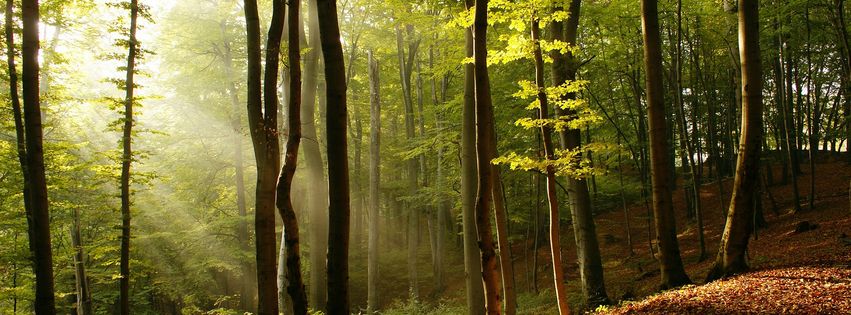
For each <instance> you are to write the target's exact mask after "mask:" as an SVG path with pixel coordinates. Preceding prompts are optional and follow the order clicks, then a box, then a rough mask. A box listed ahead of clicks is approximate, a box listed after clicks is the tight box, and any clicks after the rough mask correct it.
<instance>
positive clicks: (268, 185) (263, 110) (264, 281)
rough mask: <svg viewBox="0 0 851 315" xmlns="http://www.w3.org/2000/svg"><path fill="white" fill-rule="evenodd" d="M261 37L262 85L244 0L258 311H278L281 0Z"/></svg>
mask: <svg viewBox="0 0 851 315" xmlns="http://www.w3.org/2000/svg"><path fill="white" fill-rule="evenodd" d="M272 4H273V11H272V21H271V24H270V26H269V35H268V37H267V43H266V63H265V64H266V69H265V80H263V82H264V83H265V86H263V85H261V81H260V77H261V75H263V70H262V68H261V63H260V59H261V51H260V17H259V14H258V12H257V11H258V10H257V1H256V0H246V1H245V3H244V10H245V23H246V34H247V46H248V49H247V53H248V57H247V58H248V100H247V108H248V124H249V131H250V134H251V141H252V144H253V146H254V159H255V161H256V164H257V187H256V192H255V194H256V198H255V199H256V200H255V209H254V228H255V246H256V248H255V250H256V253H257V254H256V255H257V257H256V260H257V293H258V308H257V312H258V314H262V315H274V314H278V300H277V295H278V286H277V283H276V281H275V278H274V277H270V276H269V275H274V274H275V273H276V269H277V267H276V262H275V260H276V259H277V255H276V248H277V246H276V239H275V194H276V185H277V182H278V172H279V171H280V168H279V165H280V153H279V152H280V148H279V144H278V128H277V126H278V124H277V117H278V95H277V80H278V66H279V56H278V55H279V52H280V49H281V37H283V31H284V11H285V10H286V7H285V6H284V3H283V0H274V1H273V2H272Z"/></svg>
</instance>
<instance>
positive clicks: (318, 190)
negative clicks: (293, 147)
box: [301, 0, 328, 310]
mask: <svg viewBox="0 0 851 315" xmlns="http://www.w3.org/2000/svg"><path fill="white" fill-rule="evenodd" d="M307 10H308V11H307V20H308V26H309V27H310V31H309V34H307V35H308V40H309V42H308V43H309V45H308V43H304V45H302V46H304V47H306V48H309V49H310V50H308V52H307V53H306V54H305V55H304V78H303V79H304V80H303V82H302V84H303V85H302V93H301V96H302V102H301V104H302V106H301V122H302V126H301V129H302V130H301V131H302V141H303V142H304V145H303V146H302V148H303V149H304V161H305V167H306V168H307V178H308V179H309V184H308V185H309V188H308V192H309V194H308V196H307V199H308V205H309V206H308V208H307V211H308V213H309V215H308V217H309V218H308V219H309V222H310V224H309V227H310V228H309V236H308V237H309V241H310V253H309V255H310V257H309V260H310V285H309V288H310V292H309V299H310V301H309V303H310V305H312V306H313V308H314V309H316V310H325V299H326V298H327V296H326V288H325V280H326V278H325V273H326V265H325V263H326V262H325V255H326V254H327V250H328V247H327V246H328V185H327V184H326V182H325V172H324V170H323V161H322V152H321V150H320V146H319V143H320V142H319V140H320V139H319V137H318V135H317V132H316V117H315V114H316V93H317V86H318V75H319V57H320V55H321V50H320V47H319V46H320V41H319V18H318V15H317V10H316V0H307Z"/></svg>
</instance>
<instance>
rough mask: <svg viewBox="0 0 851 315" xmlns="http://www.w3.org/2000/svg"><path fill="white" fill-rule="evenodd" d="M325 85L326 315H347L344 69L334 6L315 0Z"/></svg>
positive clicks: (331, 2)
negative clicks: (326, 148)
mask: <svg viewBox="0 0 851 315" xmlns="http://www.w3.org/2000/svg"><path fill="white" fill-rule="evenodd" d="M316 3H317V11H318V16H319V37H320V40H321V44H322V55H323V57H324V60H325V81H326V82H327V90H326V94H327V100H328V105H327V106H328V108H327V117H326V125H327V128H328V132H327V138H328V140H327V143H328V197H329V205H328V226H329V227H331V228H329V229H328V240H329V242H328V314H332V315H335V314H349V292H348V286H349V267H348V258H349V257H348V256H349V211H350V205H349V166H348V153H347V152H348V150H347V145H346V121H347V119H346V69H345V65H344V63H343V59H344V58H343V47H342V43H340V27H339V25H338V21H337V3H336V1H332V0H317V1H316Z"/></svg>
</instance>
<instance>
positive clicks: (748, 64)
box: [707, 0, 763, 281]
mask: <svg viewBox="0 0 851 315" xmlns="http://www.w3.org/2000/svg"><path fill="white" fill-rule="evenodd" d="M739 47H740V49H739V55H740V57H741V65H742V87H741V88H742V96H743V97H742V136H741V148H742V149H741V152H740V153H739V158H738V162H737V165H736V178H735V180H734V182H733V197H732V201H731V203H730V210H729V211H728V214H727V223H726V225H725V227H724V234H723V235H722V237H721V245H720V246H719V248H718V256H717V257H716V259H715V265H714V266H713V267H712V269H710V272H709V275H708V276H707V281H711V280H714V279H718V278H722V277H726V276H729V275H733V274H736V273H740V272H743V271H745V270H747V269H748V265H747V260H746V256H745V254H746V251H747V246H748V239H749V238H750V233H751V232H752V231H753V211H754V210H753V209H754V203H755V195H754V192H755V190H756V188H757V186H758V184H759V154H760V147H761V144H762V128H763V126H762V85H763V83H762V60H761V56H760V48H759V1H757V0H739Z"/></svg>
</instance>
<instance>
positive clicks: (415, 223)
mask: <svg viewBox="0 0 851 315" xmlns="http://www.w3.org/2000/svg"><path fill="white" fill-rule="evenodd" d="M409 33H411V30H410V28H409ZM404 47H405V46H404V36H403V33H402V28H401V27H400V26H399V25H397V26H396V53H397V56H398V58H399V79H400V80H401V82H402V100H403V102H404V104H405V137H406V139H407V140H408V141H413V140H414V138H415V137H416V123H415V121H414V104H413V103H414V102H413V96H412V95H411V74H412V72H413V67H414V62H415V61H414V59H415V56H416V51H417V46H416V44H415V42H411V43H410V46H409V50H408V54H409V55H408V57H407V58H406V57H405V48H404ZM406 163H407V170H408V179H407V185H408V187H407V188H408V195H409V196H414V195H415V194H416V193H417V186H418V182H419V179H418V178H419V170H420V169H419V162H418V158H416V159H414V158H411V159H408V160H407V161H406ZM419 211H420V208H419V207H417V206H415V203H413V202H408V281H409V283H408V290H409V293H410V295H411V298H413V299H418V298H419V288H418V279H417V278H418V277H419V276H418V274H417V247H418V245H419V226H420V225H419Z"/></svg>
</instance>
